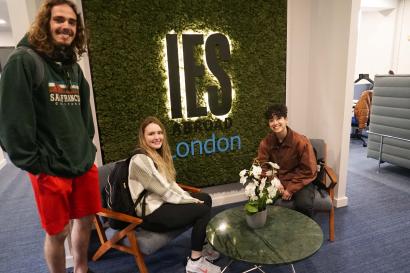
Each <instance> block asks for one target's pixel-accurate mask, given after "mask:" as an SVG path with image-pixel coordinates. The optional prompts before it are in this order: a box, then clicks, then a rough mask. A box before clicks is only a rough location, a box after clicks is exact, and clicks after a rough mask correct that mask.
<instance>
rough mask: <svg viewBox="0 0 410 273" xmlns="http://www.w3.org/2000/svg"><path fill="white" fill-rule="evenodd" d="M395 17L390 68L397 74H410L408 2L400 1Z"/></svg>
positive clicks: (409, 17) (409, 5) (409, 0)
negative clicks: (395, 23) (394, 35)
mask: <svg viewBox="0 0 410 273" xmlns="http://www.w3.org/2000/svg"><path fill="white" fill-rule="evenodd" d="M397 17H398V18H397V25H396V31H395V32H396V40H395V45H394V49H395V51H394V55H393V61H392V67H393V70H394V71H395V72H396V73H397V74H410V0H401V1H400V4H399V6H398V14H397Z"/></svg>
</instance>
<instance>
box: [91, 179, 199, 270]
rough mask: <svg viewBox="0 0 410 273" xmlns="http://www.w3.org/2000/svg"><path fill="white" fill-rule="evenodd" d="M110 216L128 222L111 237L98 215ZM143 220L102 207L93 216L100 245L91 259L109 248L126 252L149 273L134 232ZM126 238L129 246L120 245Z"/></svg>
mask: <svg viewBox="0 0 410 273" xmlns="http://www.w3.org/2000/svg"><path fill="white" fill-rule="evenodd" d="M179 186H180V187H181V188H183V189H184V190H187V191H190V192H200V191H201V190H200V189H199V188H195V187H191V186H186V185H182V184H179ZM101 216H102V217H106V218H112V219H116V220H120V221H123V222H127V223H129V225H128V226H126V227H125V228H124V229H122V230H119V231H117V232H116V233H115V234H114V235H113V236H112V237H111V238H107V235H106V233H105V227H104V224H103V223H102V221H101V218H100V217H101ZM142 222H143V220H142V219H141V218H139V217H134V216H130V215H127V214H124V213H120V212H116V211H113V210H110V209H106V208H103V209H102V210H101V211H100V212H98V213H97V214H96V215H95V216H94V224H95V229H96V230H97V234H98V239H99V241H100V244H101V245H100V247H99V248H98V249H97V251H96V252H95V253H94V255H93V257H92V260H93V261H97V260H98V259H99V258H101V256H103V255H104V254H105V253H106V252H107V251H108V250H110V249H111V248H114V249H117V250H119V251H122V252H126V253H128V254H131V255H133V256H134V257H135V262H136V264H137V266H138V269H139V271H140V272H141V273H149V272H148V269H147V266H146V265H145V261H144V254H143V253H142V252H141V250H140V248H139V245H138V238H137V237H138V236H137V235H136V233H135V228H136V227H138V226H139V225H141V224H142ZM124 238H127V239H128V240H129V242H130V247H128V246H125V245H122V244H121V243H120V241H121V240H123V239H124Z"/></svg>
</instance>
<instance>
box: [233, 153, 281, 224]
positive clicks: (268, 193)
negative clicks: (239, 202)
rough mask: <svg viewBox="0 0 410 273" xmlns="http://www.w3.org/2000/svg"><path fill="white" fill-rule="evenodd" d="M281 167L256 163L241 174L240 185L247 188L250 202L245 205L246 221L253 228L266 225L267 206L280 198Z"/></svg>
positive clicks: (268, 163) (273, 164)
mask: <svg viewBox="0 0 410 273" xmlns="http://www.w3.org/2000/svg"><path fill="white" fill-rule="evenodd" d="M277 170H279V166H278V164H276V163H273V162H265V163H263V164H260V163H259V162H258V161H257V160H255V161H254V163H253V164H252V166H251V168H250V169H249V170H246V169H244V170H242V171H241V172H240V173H239V176H240V183H241V184H242V185H244V186H245V194H246V196H247V197H248V202H246V204H245V211H246V221H247V223H248V225H249V226H250V227H251V228H259V227H262V226H264V225H265V223H266V217H267V211H266V206H267V205H268V204H272V203H274V202H275V201H276V199H277V198H278V197H279V194H278V187H279V186H280V180H279V179H278V178H277V176H276V174H277Z"/></svg>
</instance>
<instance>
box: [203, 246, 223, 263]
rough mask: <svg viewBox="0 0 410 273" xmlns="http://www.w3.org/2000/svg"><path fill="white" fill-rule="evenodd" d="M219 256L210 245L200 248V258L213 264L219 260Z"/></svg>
mask: <svg viewBox="0 0 410 273" xmlns="http://www.w3.org/2000/svg"><path fill="white" fill-rule="evenodd" d="M220 256H221V254H219V252H218V251H216V250H215V249H213V247H212V246H211V245H210V244H206V245H204V247H203V248H202V257H205V259H207V260H208V261H210V262H214V261H216V260H218V259H219V257H220Z"/></svg>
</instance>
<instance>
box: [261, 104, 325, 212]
mask: <svg viewBox="0 0 410 273" xmlns="http://www.w3.org/2000/svg"><path fill="white" fill-rule="evenodd" d="M287 113H288V109H287V107H286V105H284V104H275V105H272V106H270V107H268V109H267V110H266V113H265V117H266V119H267V120H268V125H269V128H270V129H271V132H270V133H269V134H268V135H267V136H266V137H265V138H264V139H262V141H261V142H260V144H259V149H258V156H257V159H258V160H259V162H267V161H271V162H275V163H277V164H278V165H279V167H280V169H279V170H278V174H277V175H278V178H279V180H280V182H281V184H282V185H281V187H280V188H279V192H280V194H281V195H282V200H280V202H279V203H282V204H283V205H285V206H286V202H288V201H290V200H294V205H295V209H296V210H297V211H299V212H301V213H303V214H305V215H307V216H309V217H311V216H312V215H313V201H314V197H315V187H314V185H313V184H312V182H313V180H315V178H316V175H317V165H316V156H315V153H314V150H313V146H312V144H311V143H310V141H309V139H307V138H306V137H305V136H303V135H301V134H299V133H297V132H295V131H293V130H292V129H290V128H289V127H288V118H287ZM277 203H278V201H277Z"/></svg>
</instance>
